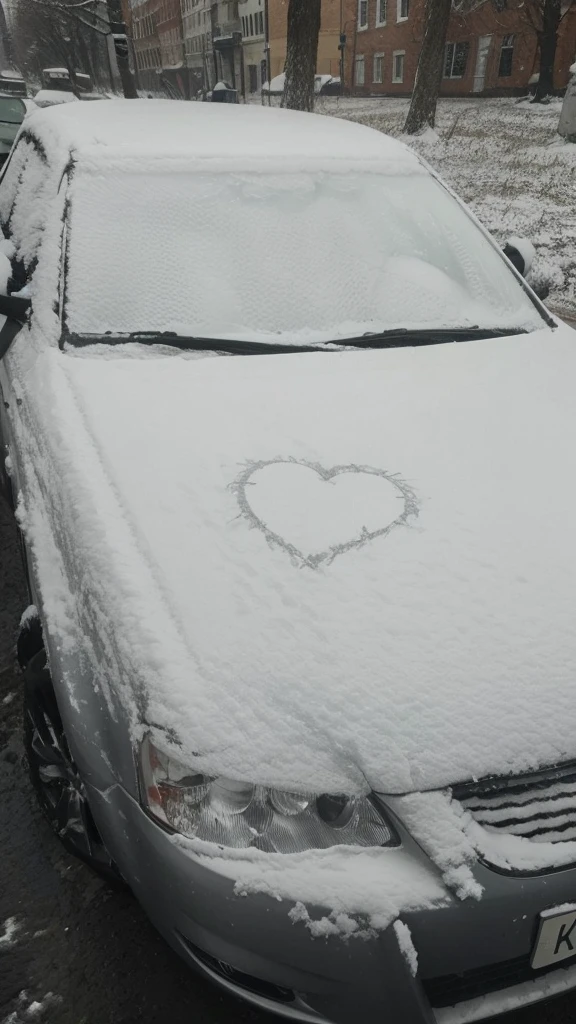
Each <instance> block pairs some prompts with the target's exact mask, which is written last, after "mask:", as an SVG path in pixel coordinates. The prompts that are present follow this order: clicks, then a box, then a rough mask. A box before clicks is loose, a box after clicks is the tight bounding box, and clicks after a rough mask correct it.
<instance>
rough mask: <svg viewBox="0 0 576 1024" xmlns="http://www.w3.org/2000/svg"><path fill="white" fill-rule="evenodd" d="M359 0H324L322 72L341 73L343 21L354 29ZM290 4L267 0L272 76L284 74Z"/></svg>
mask: <svg viewBox="0 0 576 1024" xmlns="http://www.w3.org/2000/svg"><path fill="white" fill-rule="evenodd" d="M356 6H357V0H322V15H321V25H320V38H319V40H318V58H317V61H316V71H317V72H318V74H321V75H334V77H336V76H338V75H339V74H340V51H339V49H338V45H339V42H340V24H341V20H342V24H343V25H348V26H349V27H350V29H352V30H353V26H354V24H355V22H356ZM287 22H288V3H287V2H286V0H268V23H269V37H270V67H271V75H272V78H275V77H276V75H280V74H282V72H283V71H284V65H285V63H286V35H287Z"/></svg>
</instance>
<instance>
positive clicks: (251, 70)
mask: <svg viewBox="0 0 576 1024" xmlns="http://www.w3.org/2000/svg"><path fill="white" fill-rule="evenodd" d="M248 88H249V89H250V92H258V68H257V67H256V64H249V65H248Z"/></svg>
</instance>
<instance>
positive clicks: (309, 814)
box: [139, 736, 399, 853]
mask: <svg viewBox="0 0 576 1024" xmlns="http://www.w3.org/2000/svg"><path fill="white" fill-rule="evenodd" d="M139 766H140V789H141V799H142V803H143V805H144V807H145V808H146V810H147V811H148V813H149V814H150V815H151V816H152V817H153V818H155V819H156V820H157V821H158V822H160V823H161V824H162V825H163V826H164V827H165V828H169V829H170V830H172V831H174V832H179V833H180V834H181V835H184V836H188V837H189V838H190V839H203V840H205V841H206V842H209V843H218V844H219V845H221V846H228V847H234V848H235V849H247V848H248V847H252V848H256V849H258V850H263V851H265V852H267V853H301V852H303V851H304V850H324V849H328V848H329V847H331V846H397V845H398V843H399V839H398V837H397V835H396V833H395V832H394V830H393V828H392V826H391V825H390V824H389V823H388V822H387V821H385V819H384V818H383V816H382V814H381V812H380V811H379V810H378V807H377V806H376V804H375V803H374V802H373V801H372V799H371V798H370V797H354V796H352V797H351V796H343V795H342V796H340V795H327V794H324V795H322V796H315V795H312V794H311V793H308V794H307V793H287V792H284V791H283V790H278V789H269V788H267V787H265V786H255V785H251V784H250V783H247V782H237V781H235V780H234V779H227V778H222V777H219V778H210V777H208V776H206V775H195V774H194V773H193V772H191V771H190V769H188V768H187V767H186V766H185V765H183V764H181V763H180V762H179V761H177V760H175V759H174V758H173V757H171V756H169V755H168V754H166V753H164V752H163V751H162V750H159V749H158V747H156V746H155V745H154V743H153V742H152V740H151V739H150V737H149V736H146V737H145V739H144V740H143V741H142V744H141V746H140V751H139Z"/></svg>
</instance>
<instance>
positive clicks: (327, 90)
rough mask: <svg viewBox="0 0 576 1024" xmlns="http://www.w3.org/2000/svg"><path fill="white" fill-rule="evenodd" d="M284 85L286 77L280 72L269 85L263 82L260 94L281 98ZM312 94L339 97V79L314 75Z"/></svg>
mask: <svg viewBox="0 0 576 1024" xmlns="http://www.w3.org/2000/svg"><path fill="white" fill-rule="evenodd" d="M285 85H286V75H285V73H284V72H282V74H281V75H276V77H275V78H273V79H272V81H271V82H270V83H268V82H263V83H262V92H263V93H265V94H266V95H267V94H268V93H270V95H271V96H281V95H282V94H283V92H284V87H285ZM314 92H315V93H316V95H317V96H320V95H322V96H339V95H340V92H341V88H340V79H339V78H334V77H333V76H332V75H315V76H314Z"/></svg>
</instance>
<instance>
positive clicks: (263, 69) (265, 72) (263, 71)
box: [260, 60, 268, 85]
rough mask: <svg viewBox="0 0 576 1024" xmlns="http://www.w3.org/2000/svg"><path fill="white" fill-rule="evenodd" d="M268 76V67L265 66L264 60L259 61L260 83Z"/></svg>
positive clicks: (262, 83)
mask: <svg viewBox="0 0 576 1024" xmlns="http://www.w3.org/2000/svg"><path fill="white" fill-rule="evenodd" d="M267 78H268V68H267V67H266V61H265V60H261V61H260V83H261V85H264V82H265V81H266V79H267Z"/></svg>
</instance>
